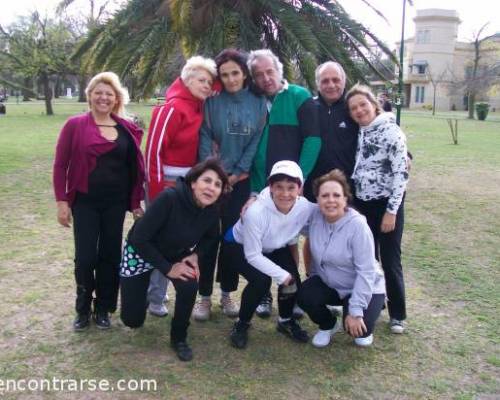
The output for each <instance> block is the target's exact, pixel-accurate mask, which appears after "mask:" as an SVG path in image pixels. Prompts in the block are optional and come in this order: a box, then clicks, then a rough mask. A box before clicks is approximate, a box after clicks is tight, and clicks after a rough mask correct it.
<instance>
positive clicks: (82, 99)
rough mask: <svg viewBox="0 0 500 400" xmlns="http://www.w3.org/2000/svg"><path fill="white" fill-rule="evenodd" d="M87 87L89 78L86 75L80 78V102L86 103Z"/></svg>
mask: <svg viewBox="0 0 500 400" xmlns="http://www.w3.org/2000/svg"><path fill="white" fill-rule="evenodd" d="M86 87H87V77H86V76H85V75H84V74H80V75H79V76H78V102H79V103H86V102H87V96H85V88H86Z"/></svg>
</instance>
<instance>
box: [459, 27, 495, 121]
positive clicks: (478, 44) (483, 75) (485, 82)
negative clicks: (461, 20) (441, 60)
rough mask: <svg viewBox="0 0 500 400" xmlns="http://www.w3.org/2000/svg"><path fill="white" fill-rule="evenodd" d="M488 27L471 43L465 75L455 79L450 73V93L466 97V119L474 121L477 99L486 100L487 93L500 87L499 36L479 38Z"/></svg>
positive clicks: (479, 32) (482, 28)
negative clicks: (470, 55) (470, 52)
mask: <svg viewBox="0 0 500 400" xmlns="http://www.w3.org/2000/svg"><path fill="white" fill-rule="evenodd" d="M487 26H488V23H486V24H484V25H483V26H482V27H481V28H480V29H479V31H478V32H477V34H476V35H475V37H474V40H473V41H472V42H471V44H472V46H473V48H474V53H473V57H472V59H471V60H470V62H469V63H467V64H466V65H465V66H464V67H465V74H464V76H462V77H457V76H455V75H453V74H452V73H451V76H452V85H451V88H450V92H451V93H457V92H459V93H465V95H466V96H467V109H468V118H469V119H474V108H475V104H476V101H477V100H478V98H479V97H481V100H487V93H488V91H489V90H490V89H491V88H492V87H493V86H495V85H500V61H499V60H500V34H499V33H496V34H493V35H488V36H484V37H481V35H482V34H483V31H484V30H485V28H486V27H487Z"/></svg>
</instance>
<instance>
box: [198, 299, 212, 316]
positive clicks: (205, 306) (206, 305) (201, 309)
mask: <svg viewBox="0 0 500 400" xmlns="http://www.w3.org/2000/svg"><path fill="white" fill-rule="evenodd" d="M211 308H212V300H210V299H207V298H205V297H202V298H201V299H200V300H198V303H196V305H195V306H194V309H193V318H194V319H195V320H196V321H208V320H209V319H210V310H211Z"/></svg>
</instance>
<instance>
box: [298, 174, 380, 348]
mask: <svg viewBox="0 0 500 400" xmlns="http://www.w3.org/2000/svg"><path fill="white" fill-rule="evenodd" d="M313 192H314V195H315V196H316V199H317V204H318V205H317V206H316V208H315V209H314V211H313V212H312V214H311V217H310V219H309V221H308V224H307V225H306V226H305V227H304V229H303V230H302V233H303V234H305V235H306V236H307V237H308V238H309V244H310V251H311V261H312V263H311V264H312V265H311V276H310V278H309V279H307V280H306V281H305V282H303V283H302V287H301V289H300V291H299V294H298V303H299V305H300V307H301V308H302V309H303V310H304V311H305V312H307V314H308V315H309V317H310V318H311V320H312V321H313V322H314V323H316V324H318V325H319V330H318V332H317V333H316V334H315V335H314V337H313V339H312V344H313V346H315V347H325V346H327V345H328V344H329V343H330V340H331V337H332V335H333V334H334V333H335V331H336V327H338V325H337V324H336V317H335V316H334V315H333V314H332V313H331V312H330V310H329V309H328V308H327V306H328V305H334V306H339V305H341V306H343V321H344V327H345V331H346V332H347V333H348V334H349V335H350V336H351V337H353V338H354V343H355V344H356V345H358V346H370V345H371V344H372V342H373V329H374V327H375V321H376V320H377V318H378V316H379V315H380V312H381V311H382V307H383V305H384V300H385V287H384V274H383V272H382V270H381V269H380V266H379V265H378V263H377V261H376V260H375V251H374V245H373V236H372V234H371V232H370V228H369V227H368V224H367V223H366V219H365V218H364V217H363V216H362V215H361V214H360V213H359V212H357V211H356V210H354V209H352V208H351V207H348V205H347V204H348V202H349V201H350V200H351V197H352V196H351V191H350V188H349V184H348V183H347V179H346V177H345V175H344V174H343V173H342V172H341V171H340V170H338V169H335V170H333V171H331V172H329V173H328V174H325V175H323V176H320V177H319V178H318V179H316V180H315V181H314V183H313Z"/></svg>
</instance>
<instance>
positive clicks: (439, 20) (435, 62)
mask: <svg viewBox="0 0 500 400" xmlns="http://www.w3.org/2000/svg"><path fill="white" fill-rule="evenodd" d="M413 21H414V22H415V32H416V34H415V37H413V38H409V39H407V40H405V47H404V61H403V69H404V70H403V81H404V105H405V106H406V107H410V108H422V106H424V107H430V106H432V104H433V95H434V88H433V84H432V81H434V82H438V81H439V83H438V84H437V86H436V88H437V89H436V109H437V110H441V111H448V110H452V109H456V110H464V109H466V107H467V96H466V93H465V91H464V90H458V91H457V90H455V92H454V91H453V90H452V87H453V86H454V85H453V84H452V82H453V81H455V82H456V81H460V80H463V79H464V77H465V74H467V73H470V71H471V68H472V63H473V59H474V45H473V43H465V42H459V41H457V34H458V28H459V24H460V22H461V21H460V18H459V16H458V13H457V12H456V11H454V10H440V9H426V10H417V15H416V17H415V18H414V19H413ZM397 48H399V43H398V44H397ZM481 49H482V50H481V54H482V59H481V63H483V62H485V63H489V64H493V63H496V64H499V65H500V33H498V34H496V35H494V36H493V37H492V38H491V39H488V40H487V41H485V42H484V43H483V44H482V46H481ZM480 100H486V101H488V102H489V103H490V105H491V108H496V109H497V110H500V87H499V86H498V85H497V86H496V87H492V88H490V90H489V91H488V92H487V93H485V94H482V95H479V96H477V98H476V101H480Z"/></svg>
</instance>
